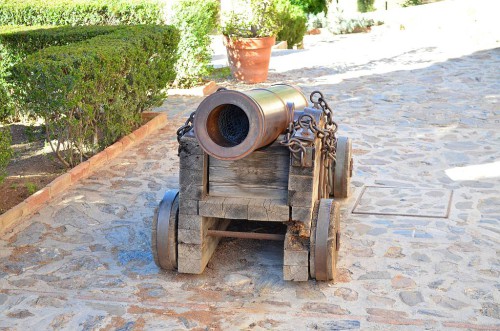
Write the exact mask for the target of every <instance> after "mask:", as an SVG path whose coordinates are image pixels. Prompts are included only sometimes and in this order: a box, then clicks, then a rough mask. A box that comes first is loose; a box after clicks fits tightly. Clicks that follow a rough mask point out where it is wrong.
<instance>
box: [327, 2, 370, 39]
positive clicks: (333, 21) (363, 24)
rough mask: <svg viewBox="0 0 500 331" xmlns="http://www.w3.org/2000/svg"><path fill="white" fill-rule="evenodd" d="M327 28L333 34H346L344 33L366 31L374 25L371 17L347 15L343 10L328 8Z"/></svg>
mask: <svg viewBox="0 0 500 331" xmlns="http://www.w3.org/2000/svg"><path fill="white" fill-rule="evenodd" d="M327 19H328V30H329V31H330V32H331V33H333V34H346V33H356V32H366V31H369V30H370V28H371V27H372V26H373V25H375V22H374V21H373V20H372V19H367V18H364V17H361V16H359V17H348V16H345V15H344V12H343V11H342V10H341V9H339V8H336V9H335V10H334V9H333V8H330V11H329V12H328V16H327Z"/></svg>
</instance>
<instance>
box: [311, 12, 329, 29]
mask: <svg viewBox="0 0 500 331" xmlns="http://www.w3.org/2000/svg"><path fill="white" fill-rule="evenodd" d="M327 25H328V23H327V19H326V15H325V13H324V12H321V13H318V14H307V29H308V30H312V29H318V28H326V26H327Z"/></svg>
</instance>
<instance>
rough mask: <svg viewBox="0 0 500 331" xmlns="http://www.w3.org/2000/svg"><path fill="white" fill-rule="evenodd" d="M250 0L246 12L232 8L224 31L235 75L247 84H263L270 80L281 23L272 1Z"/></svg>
mask: <svg viewBox="0 0 500 331" xmlns="http://www.w3.org/2000/svg"><path fill="white" fill-rule="evenodd" d="M246 3H247V4H248V6H247V7H246V9H248V10H247V11H246V12H235V11H231V12H230V13H229V14H228V16H226V17H227V19H226V21H225V22H224V23H223V25H222V34H223V35H224V45H225V46H226V49H227V57H228V60H229V65H230V67H231V73H232V75H233V76H234V77H235V78H236V79H238V80H240V81H243V82H246V83H260V82H264V81H265V80H266V79H267V73H268V70H269V60H270V59H271V48H272V46H274V44H275V42H276V35H277V34H278V32H279V31H280V26H279V24H278V23H277V10H276V6H275V4H274V3H273V1H272V0H264V1H258V0H250V1H247V2H246ZM244 7H245V6H244Z"/></svg>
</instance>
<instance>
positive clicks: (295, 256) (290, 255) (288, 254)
mask: <svg viewBox="0 0 500 331" xmlns="http://www.w3.org/2000/svg"><path fill="white" fill-rule="evenodd" d="M283 264H284V265H301V266H305V267H308V268H309V251H308V250H301V251H296V250H289V249H285V251H284V253H283Z"/></svg>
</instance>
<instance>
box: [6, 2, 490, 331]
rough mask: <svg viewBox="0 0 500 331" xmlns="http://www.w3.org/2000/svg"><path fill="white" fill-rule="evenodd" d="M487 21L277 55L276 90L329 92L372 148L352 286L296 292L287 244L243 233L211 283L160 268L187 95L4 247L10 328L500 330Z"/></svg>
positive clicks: (364, 151) (331, 41)
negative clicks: (156, 216) (290, 86)
mask: <svg viewBox="0 0 500 331" xmlns="http://www.w3.org/2000/svg"><path fill="white" fill-rule="evenodd" d="M446 2H447V1H445V2H444V3H446ZM451 3H452V4H453V3H454V2H453V1H451ZM478 3H483V2H478ZM483 12H484V11H483ZM477 13H479V11H476V12H473V13H472V14H470V12H466V14H467V15H469V14H470V15H472V16H470V17H471V19H470V20H469V21H466V23H464V24H468V25H466V26H465V27H464V26H460V28H459V29H458V30H457V31H458V32H455V31H453V30H452V29H444V30H439V31H438V32H439V33H438V32H436V33H435V34H431V35H427V36H426V38H423V39H419V40H418V41H417V40H416V41H415V42H414V43H413V44H412V42H410V41H409V40H408V38H412V37H414V36H417V35H418V33H417V31H416V29H415V30H412V29H411V27H408V28H407V30H404V31H400V30H399V28H398V29H391V28H390V27H386V28H385V29H384V28H382V27H380V28H379V29H374V31H373V32H372V33H370V34H361V35H352V36H342V37H325V36H323V35H320V36H316V37H311V38H309V39H308V40H307V42H308V44H306V46H307V47H308V48H309V49H310V50H304V51H294V52H291V51H284V53H276V54H275V55H274V58H273V64H272V68H271V69H272V71H271V75H270V82H271V83H272V82H281V81H285V82H296V83H298V85H299V86H300V87H301V88H302V89H303V90H304V91H305V92H307V93H310V92H311V91H313V90H316V89H319V90H321V91H323V92H324V94H325V95H326V96H327V98H328V99H329V100H331V101H330V103H331V104H332V105H333V106H334V108H335V111H336V113H335V114H336V118H337V121H338V122H339V123H340V130H339V134H340V135H343V136H349V137H351V138H352V139H353V140H354V146H353V148H354V154H355V162H356V166H355V174H354V178H353V186H354V192H353V195H352V197H351V198H350V199H349V200H347V201H344V202H343V204H342V210H343V218H342V225H341V227H342V231H343V237H342V239H343V241H342V246H341V251H340V261H339V268H340V269H339V273H340V277H339V279H338V281H337V282H336V283H335V284H334V283H326V282H316V281H309V282H305V283H291V282H284V281H282V280H281V278H282V269H281V265H282V258H283V253H282V247H281V244H280V243H277V242H260V241H257V242H256V241H246V240H226V241H224V242H222V243H221V244H220V245H219V248H218V250H217V251H216V253H215V255H214V257H213V258H212V260H211V262H210V263H209V265H208V267H207V269H206V271H205V273H204V274H203V275H199V276H193V275H183V274H177V273H175V272H163V271H160V270H158V269H157V267H156V266H155V264H154V263H153V260H152V254H151V252H150V229H151V221H152V215H153V211H154V208H155V207H156V206H157V204H158V201H159V200H160V199H161V197H162V195H163V193H164V191H165V190H166V189H168V188H175V187H177V184H178V160H177V156H176V149H177V146H176V141H175V137H174V136H175V129H176V127H177V126H178V125H179V124H180V123H181V122H182V121H183V119H184V117H185V116H186V115H187V114H188V113H189V112H191V111H193V110H194V109H195V108H196V105H197V104H198V103H199V102H200V98H189V97H171V98H169V100H167V102H166V103H165V104H164V109H166V110H167V111H168V112H169V114H170V116H171V118H172V120H171V121H172V125H170V126H168V127H166V128H164V129H162V130H160V131H159V132H158V133H157V134H155V135H154V136H151V137H150V138H148V139H147V140H146V141H145V142H144V143H142V144H141V145H140V146H137V147H134V148H132V149H131V150H130V151H128V152H126V153H125V154H124V155H122V156H120V157H119V158H117V159H116V160H114V161H113V162H110V163H109V164H108V165H107V166H105V167H104V168H103V169H102V170H100V171H98V172H97V173H95V174H94V175H92V176H91V177H90V178H88V179H86V180H83V181H82V182H81V184H78V185H76V186H74V187H73V188H71V189H70V190H69V191H68V192H67V193H65V194H63V195H62V196H61V197H60V198H58V199H56V200H55V201H53V202H51V203H50V205H48V206H46V207H44V208H43V209H42V210H40V212H39V213H37V214H36V215H33V216H32V217H30V218H29V219H26V220H24V221H23V222H21V223H20V224H19V225H18V226H17V227H16V228H15V229H14V230H13V231H12V232H11V233H8V234H6V235H4V236H3V237H2V238H1V240H0V308H1V313H0V330H28V329H32V330H43V329H65V330H94V329H119V330H142V329H144V330H151V329H163V330H176V329H178V330H185V329H199V330H204V329H215V330H218V329H223V330H234V329H245V330H268V329H276V330H303V329H318V330H344V329H363V330H367V329H370V330H403V329H410V330H422V329H432V330H442V329H477V330H500V321H499V319H500V307H499V302H500V295H499V290H500V285H499V281H498V280H499V274H500V261H499V254H500V245H499V240H500V237H499V234H500V230H499V229H500V228H499V220H500V175H499V168H500V165H499V161H500V132H499V131H500V129H499V128H500V109H499V106H498V99H499V91H500V80H499V72H500V48H498V47H499V44H498V40H499V39H500V34H496V33H490V34H488V33H485V31H486V30H485V29H487V28H488V26H484V25H485V24H484V22H483V24H482V25H481V24H480V23H481V22H480V21H479V20H476V19H475V18H477V17H476V16H474V15H477ZM464 15H465V14H464ZM467 17H469V16H467ZM490 27H491V26H490ZM436 31H437V30H436ZM488 31H489V30H488ZM493 32H495V31H493ZM497 32H498V30H497ZM458 33H459V34H460V35H457V34H458ZM457 39H459V40H463V44H456V43H450V42H446V41H449V40H457ZM312 47H314V48H312ZM346 52H350V53H349V54H351V56H349V55H347V54H346ZM325 56H326V58H325ZM230 83H231V82H230ZM228 86H229V87H234V86H236V87H237V88H249V86H243V85H232V84H229V85H228ZM263 86H266V85H263ZM473 166H479V167H473Z"/></svg>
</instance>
